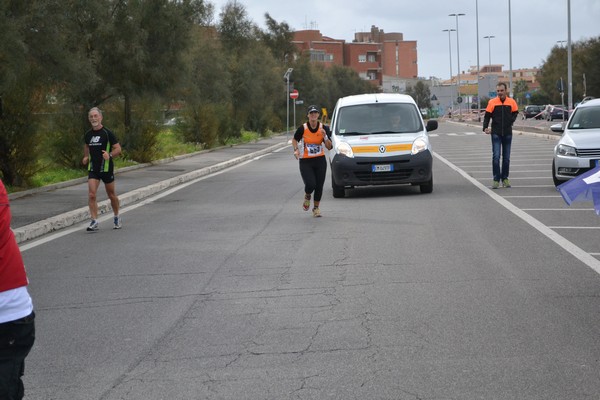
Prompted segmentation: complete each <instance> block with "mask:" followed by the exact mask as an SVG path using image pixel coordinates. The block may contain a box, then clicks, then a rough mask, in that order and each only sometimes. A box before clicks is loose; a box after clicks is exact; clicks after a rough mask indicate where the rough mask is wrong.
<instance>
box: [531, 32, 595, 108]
mask: <svg viewBox="0 0 600 400" xmlns="http://www.w3.org/2000/svg"><path fill="white" fill-rule="evenodd" d="M571 52H572V67H573V71H572V74H573V82H572V88H573V100H574V101H577V99H581V98H582V97H583V95H584V92H585V94H586V95H587V96H600V71H599V70H598V68H597V66H598V63H599V62H600V37H596V38H592V39H589V40H583V41H579V42H575V43H573V44H572V45H571ZM567 67H568V65H567V49H566V48H564V47H560V46H554V47H553V48H552V50H551V51H550V54H549V55H548V57H547V59H546V61H545V62H544V63H543V64H542V66H541V67H540V72H539V76H538V77H539V81H540V86H541V88H542V90H543V92H544V93H546V94H547V95H548V97H549V98H550V100H551V103H554V104H558V103H560V102H561V95H560V91H559V90H558V89H557V82H558V81H559V80H560V78H562V79H563V85H564V87H565V92H566V90H567V73H568V71H567ZM584 74H585V82H586V85H585V87H584V79H583V76H584ZM565 101H566V100H565Z"/></svg>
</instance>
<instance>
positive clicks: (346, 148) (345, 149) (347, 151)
mask: <svg viewBox="0 0 600 400" xmlns="http://www.w3.org/2000/svg"><path fill="white" fill-rule="evenodd" d="M335 151H336V152H337V153H338V154H341V155H344V156H346V157H349V158H354V152H353V151H352V147H350V145H349V144H348V143H346V142H339V143H338V144H337V145H336V146H335Z"/></svg>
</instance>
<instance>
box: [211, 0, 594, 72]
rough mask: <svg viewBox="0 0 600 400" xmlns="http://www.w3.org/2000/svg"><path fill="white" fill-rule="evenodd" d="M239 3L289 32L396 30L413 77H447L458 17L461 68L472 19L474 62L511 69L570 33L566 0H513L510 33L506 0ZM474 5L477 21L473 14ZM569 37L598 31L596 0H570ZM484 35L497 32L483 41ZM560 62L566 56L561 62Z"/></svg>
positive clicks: (530, 62) (469, 53) (469, 61)
mask: <svg viewBox="0 0 600 400" xmlns="http://www.w3.org/2000/svg"><path fill="white" fill-rule="evenodd" d="M207 1H208V2H210V3H212V4H213V5H214V6H215V17H214V19H215V21H218V20H219V13H220V12H221V10H222V7H223V6H224V5H225V4H226V3H227V2H228V1H234V0H207ZM235 1H237V3H238V4H241V5H243V6H244V7H245V9H246V11H247V14H248V18H249V19H251V20H252V21H253V22H254V23H256V24H257V25H258V26H260V27H261V28H263V29H264V28H265V24H264V20H265V19H264V14H265V13H269V15H271V17H272V18H274V19H275V20H276V21H277V22H279V23H281V22H286V23H288V25H290V27H291V28H292V29H293V30H302V29H319V30H320V31H321V33H322V34H323V35H325V36H329V37H332V38H335V39H344V40H346V41H352V39H353V38H354V33H355V32H362V31H369V30H370V29H371V25H375V26H377V27H378V28H379V29H383V31H384V32H386V33H391V32H401V33H403V34H404V40H416V41H417V49H418V58H419V76H422V77H430V76H435V77H438V78H443V79H446V78H448V77H449V76H450V52H449V46H448V32H443V30H444V29H456V17H450V16H448V14H459V13H462V14H466V15H465V16H461V17H459V19H458V34H459V43H458V44H459V49H460V54H459V56H460V69H461V71H465V70H468V69H469V66H471V65H477V36H478V35H477V20H478V21H479V65H480V66H482V65H487V64H488V59H489V58H490V51H489V49H490V47H491V62H492V64H503V65H504V67H505V69H509V66H510V56H509V54H510V51H509V49H510V48H511V46H510V44H509V37H512V67H513V69H518V68H530V67H537V66H540V65H541V64H542V63H543V62H544V61H545V59H546V58H547V57H548V55H549V53H550V50H551V49H552V47H553V46H557V45H564V46H566V42H565V43H564V44H562V43H557V42H559V41H563V40H564V41H566V40H567V38H568V18H567V4H568V1H569V0H512V1H510V5H511V12H510V16H511V17H510V22H511V24H510V25H511V35H509V10H508V4H509V0H451V1H448V0H420V1H419V0H417V1H415V0H367V1H357V0H304V1H300V0H294V1H290V0H235ZM476 3H478V8H479V13H478V15H479V18H476V15H477V13H476ZM570 3H571V40H572V42H576V41H580V40H582V39H589V38H592V37H599V36H600V22H598V21H600V0H570ZM451 35H452V36H451V40H450V42H451V46H452V73H453V74H454V75H456V71H457V67H458V57H457V51H456V50H457V43H456V32H452V33H451ZM484 36H495V38H493V39H483V37H484ZM565 63H566V60H565Z"/></svg>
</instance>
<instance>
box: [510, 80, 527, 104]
mask: <svg viewBox="0 0 600 400" xmlns="http://www.w3.org/2000/svg"><path fill="white" fill-rule="evenodd" d="M513 91H514V97H515V100H516V102H517V104H521V105H524V104H525V103H527V99H526V98H525V95H526V94H527V92H528V91H529V86H527V82H525V81H524V80H523V79H519V80H518V81H517V82H516V83H515V86H514V89H513Z"/></svg>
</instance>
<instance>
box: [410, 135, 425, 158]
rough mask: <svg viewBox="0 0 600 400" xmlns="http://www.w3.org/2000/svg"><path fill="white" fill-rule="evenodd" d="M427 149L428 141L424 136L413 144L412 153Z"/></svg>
mask: <svg viewBox="0 0 600 400" xmlns="http://www.w3.org/2000/svg"><path fill="white" fill-rule="evenodd" d="M425 150H427V142H426V141H425V140H424V139H423V138H417V139H416V140H415V141H414V142H413V145H412V150H411V154H413V155H414V154H418V153H420V152H422V151H425Z"/></svg>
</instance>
